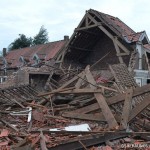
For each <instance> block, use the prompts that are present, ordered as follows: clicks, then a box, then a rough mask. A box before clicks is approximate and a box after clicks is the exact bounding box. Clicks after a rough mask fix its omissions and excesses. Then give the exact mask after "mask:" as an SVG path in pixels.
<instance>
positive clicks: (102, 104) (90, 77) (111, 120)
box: [85, 66, 118, 128]
mask: <svg viewBox="0 0 150 150" xmlns="http://www.w3.org/2000/svg"><path fill="white" fill-rule="evenodd" d="M85 73H86V78H87V80H88V82H89V83H91V84H90V87H91V89H97V87H96V81H95V80H94V77H93V75H92V73H91V72H90V66H87V67H86V68H85ZM94 96H95V98H96V100H97V102H98V104H99V107H100V108H101V110H102V113H103V115H104V117H105V119H106V121H107V123H108V125H109V128H116V127H118V123H117V121H116V119H115V117H114V116H113V114H112V112H111V110H110V108H109V106H108V104H107V103H106V100H105V98H104V96H103V95H102V94H100V93H94Z"/></svg>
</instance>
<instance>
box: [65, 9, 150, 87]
mask: <svg viewBox="0 0 150 150" xmlns="http://www.w3.org/2000/svg"><path fill="white" fill-rule="evenodd" d="M149 56H150V45H149V39H148V36H147V35H146V32H145V31H142V32H135V31H134V30H132V29H131V28H130V27H129V26H127V25H126V24H125V23H124V22H122V21H121V20H120V19H119V18H116V17H113V16H110V15H107V14H104V13H101V12H98V11H95V10H92V9H90V10H88V11H87V12H86V14H85V16H84V17H83V18H82V20H81V22H80V23H79V25H78V27H77V28H75V30H74V33H73V35H72V36H71V38H70V40H69V42H68V45H67V46H66V49H65V58H64V62H66V63H67V64H71V65H72V66H78V67H79V66H80V67H82V68H84V67H85V66H86V65H88V64H89V65H93V64H94V63H96V62H97V61H98V60H99V59H100V58H102V61H101V62H100V63H99V64H98V65H97V66H96V69H99V70H106V69H108V65H109V64H117V63H125V64H126V65H127V66H128V69H129V70H130V71H133V73H134V77H135V80H136V82H137V83H138V84H139V85H140V86H142V85H145V84H147V83H149V73H148V72H149ZM103 57H104V58H103Z"/></svg>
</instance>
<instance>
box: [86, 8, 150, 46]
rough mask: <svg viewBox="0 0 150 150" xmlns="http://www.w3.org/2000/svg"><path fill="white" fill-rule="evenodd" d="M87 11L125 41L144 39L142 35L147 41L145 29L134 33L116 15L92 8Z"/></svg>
mask: <svg viewBox="0 0 150 150" xmlns="http://www.w3.org/2000/svg"><path fill="white" fill-rule="evenodd" d="M88 13H90V14H92V15H95V17H97V19H98V20H97V21H100V22H102V23H103V24H105V25H106V26H107V27H109V28H110V29H111V30H112V31H113V32H114V33H116V35H118V36H119V37H121V38H122V39H125V40H126V42H128V43H132V42H137V41H141V40H143V39H144V37H146V39H147V42H149V40H148V37H147V35H146V32H145V31H142V32H137V33H136V32H135V31H134V30H133V29H131V28H130V27H129V26H128V25H126V24H125V23H124V22H122V21H121V20H120V19H119V18H117V17H114V16H111V15H108V14H104V13H102V12H98V11H96V10H93V9H90V10H88ZM143 35H145V36H143ZM142 37H143V38H142ZM145 44H146V43H145Z"/></svg>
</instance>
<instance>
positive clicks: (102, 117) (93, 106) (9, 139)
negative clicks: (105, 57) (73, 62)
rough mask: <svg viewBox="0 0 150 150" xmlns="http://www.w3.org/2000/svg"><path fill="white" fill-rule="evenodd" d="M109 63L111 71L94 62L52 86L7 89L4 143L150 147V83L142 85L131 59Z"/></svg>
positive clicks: (0, 132) (0, 111) (0, 139)
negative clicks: (126, 62) (94, 66)
mask: <svg viewBox="0 0 150 150" xmlns="http://www.w3.org/2000/svg"><path fill="white" fill-rule="evenodd" d="M119 67H120V68H119ZM109 68H110V72H111V75H109V76H106V77H104V74H103V76H101V74H98V71H97V73H95V72H94V71H92V68H90V66H87V67H86V68H85V69H84V70H83V71H81V72H80V73H78V72H79V71H74V72H72V71H70V70H68V72H67V75H65V73H64V76H61V77H62V78H61V79H60V80H59V81H53V82H55V84H56V82H57V86H58V87H57V88H56V87H55V88H54V89H51V90H50V91H48V92H42V93H41V92H40V91H36V90H35V89H34V88H33V87H32V86H30V85H24V86H23V85H21V86H14V87H11V88H5V89H1V93H0V94H1V98H0V103H1V106H0V148H1V149H2V150H9V149H12V150H24V149H28V150H32V149H36V150H38V149H42V150H47V149H51V150H62V149H66V150H67V149H68V150H77V149H86V150H87V149H89V150H96V149H102V150H108V149H109V150H112V149H115V150H117V149H118V150H119V149H125V148H126V149H128V148H135V149H136V148H139V147H140V146H141V149H146V148H147V149H148V146H149V141H150V132H149V130H150V123H149V119H150V118H149V113H150V112H149V104H150V101H149V93H150V85H149V84H148V85H145V86H142V87H138V85H137V84H136V83H135V81H134V80H133V77H132V75H131V74H130V73H129V72H128V70H127V67H126V66H125V65H123V66H122V64H116V65H111V66H109ZM118 68H119V71H118ZM25 70H28V68H26V69H25ZM65 71H66V70H65ZM49 78H52V75H50V77H49ZM52 80H54V79H52ZM48 81H49V82H51V80H50V79H48Z"/></svg>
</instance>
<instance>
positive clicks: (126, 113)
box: [121, 88, 133, 129]
mask: <svg viewBox="0 0 150 150" xmlns="http://www.w3.org/2000/svg"><path fill="white" fill-rule="evenodd" d="M132 95H133V89H132V88H130V89H127V91H126V96H125V101H124V107H123V112H122V116H121V125H122V127H123V128H124V129H126V128H127V123H128V118H129V115H130V111H131V107H132Z"/></svg>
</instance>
